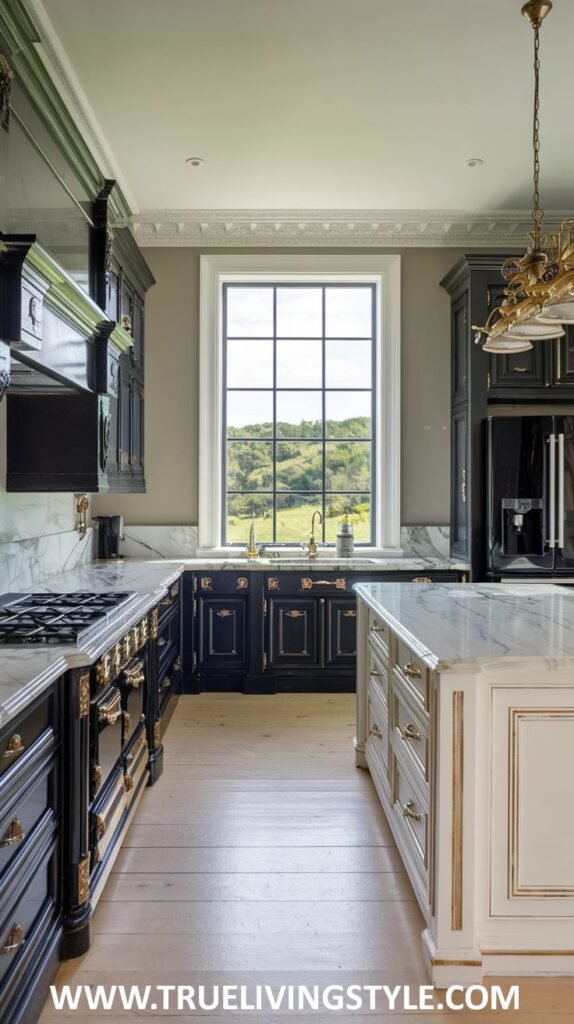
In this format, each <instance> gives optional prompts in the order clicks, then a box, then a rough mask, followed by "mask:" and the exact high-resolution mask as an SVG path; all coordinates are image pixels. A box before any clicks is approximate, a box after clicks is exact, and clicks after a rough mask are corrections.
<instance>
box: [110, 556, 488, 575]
mask: <svg viewBox="0 0 574 1024" xmlns="http://www.w3.org/2000/svg"><path fill="white" fill-rule="evenodd" d="M133 561H134V560H133V559H131V560H130V559H128V560H127V563H126V564H132V562H133ZM165 561H167V559H164V562H165ZM172 561H173V562H174V563H178V564H183V567H184V569H185V570H186V571H188V572H192V571H194V570H202V569H211V570H213V571H214V572H215V571H216V570H217V569H234V570H241V571H242V572H291V571H292V572H301V571H302V570H306V571H307V572H309V570H310V569H312V570H314V571H315V572H317V571H321V572H329V571H336V572H352V573H355V572H364V573H369V572H386V571H389V572H390V571H392V570H395V571H397V572H414V573H420V574H421V575H424V574H425V572H427V573H428V572H432V571H433V570H437V569H442V570H451V571H457V572H465V571H468V569H469V564H468V562H461V561H460V560H459V559H455V558H442V557H438V558H362V557H360V556H358V557H356V558H328V557H327V556H323V557H322V558H321V556H320V555H319V557H318V558H316V559H315V560H313V561H311V560H310V559H309V558H305V557H304V556H303V555H302V556H301V558H296V559H294V560H293V561H291V560H289V561H287V562H282V561H281V559H277V558H253V559H247V558H245V557H244V558H208V557H202V558H177V559H172ZM103 564H106V563H103ZM107 564H110V563H107ZM148 564H149V563H148Z"/></svg>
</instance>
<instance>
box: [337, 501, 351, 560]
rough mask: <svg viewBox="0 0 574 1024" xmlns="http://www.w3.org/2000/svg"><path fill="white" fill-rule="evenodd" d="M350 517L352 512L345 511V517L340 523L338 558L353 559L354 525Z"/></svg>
mask: <svg viewBox="0 0 574 1024" xmlns="http://www.w3.org/2000/svg"><path fill="white" fill-rule="evenodd" d="M349 515H350V510H349V509H345V515H344V516H343V519H342V520H341V522H340V523H339V530H338V533H337V558H351V557H352V554H353V550H354V536H353V524H352V522H351V520H350V517H349Z"/></svg>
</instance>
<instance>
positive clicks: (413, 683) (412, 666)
mask: <svg viewBox="0 0 574 1024" xmlns="http://www.w3.org/2000/svg"><path fill="white" fill-rule="evenodd" d="M394 671H395V673H396V674H397V677H398V679H399V683H402V684H403V685H404V686H405V687H406V689H407V690H408V692H409V694H410V695H411V696H412V698H413V699H414V700H415V701H416V703H417V705H420V706H421V707H422V708H424V709H425V711H428V707H429V670H428V668H427V667H426V665H425V664H424V663H423V662H422V661H421V660H420V658H417V656H416V655H415V654H413V652H412V651H411V650H410V649H409V647H407V645H406V644H405V643H404V642H403V641H402V640H398V641H397V663H396V665H395V669H394Z"/></svg>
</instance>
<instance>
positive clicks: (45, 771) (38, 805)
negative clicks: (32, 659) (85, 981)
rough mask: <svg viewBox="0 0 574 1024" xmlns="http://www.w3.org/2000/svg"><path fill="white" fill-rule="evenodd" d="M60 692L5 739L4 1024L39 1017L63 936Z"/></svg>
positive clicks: (0, 788)
mask: <svg viewBox="0 0 574 1024" xmlns="http://www.w3.org/2000/svg"><path fill="white" fill-rule="evenodd" d="M61 689H62V681H61V680H57V681H56V682H54V683H53V684H52V685H51V687H50V688H49V689H48V690H47V691H46V692H45V693H44V694H43V695H42V697H41V698H40V699H39V700H37V701H36V702H35V703H34V704H32V705H31V706H30V707H28V708H27V709H26V711H25V712H24V713H23V714H22V715H20V716H19V717H17V718H15V719H13V720H12V721H11V722H10V723H9V724H8V725H7V726H6V727H5V728H4V729H3V730H2V731H0V1020H1V1021H2V1024H24V1022H29V1021H34V1020H35V1019H36V1018H37V1017H38V1016H39V1014H40V1012H41V1010H42V1006H43V1004H44V1002H45V1000H46V998H47V996H48V992H49V986H50V984H51V983H52V981H53V979H54V976H55V974H56V971H57V968H58V960H59V956H60V949H61V942H62V933H63V897H62V828H61V826H62V813H63V806H62V805H63V801H62V796H63V794H62V743H61V734H62V730H61V710H62V704H61V696H62V695H61Z"/></svg>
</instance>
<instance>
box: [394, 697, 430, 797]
mask: <svg viewBox="0 0 574 1024" xmlns="http://www.w3.org/2000/svg"><path fill="white" fill-rule="evenodd" d="M389 718H390V723H389V727H390V733H391V742H392V745H393V749H394V751H395V753H396V754H397V757H398V758H399V760H402V759H403V758H404V760H405V761H406V762H407V763H408V765H409V767H410V769H411V770H412V771H414V772H416V774H417V776H420V780H421V783H422V784H423V785H424V786H425V787H426V786H428V780H429V733H428V728H429V719H428V716H427V715H425V714H421V713H419V714H415V713H414V710H413V708H412V707H411V704H410V702H409V700H408V699H407V698H406V696H405V691H404V688H403V684H402V682H401V680H400V679H398V678H397V677H395V678H394V679H393V681H392V683H391V701H390V716H389Z"/></svg>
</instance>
